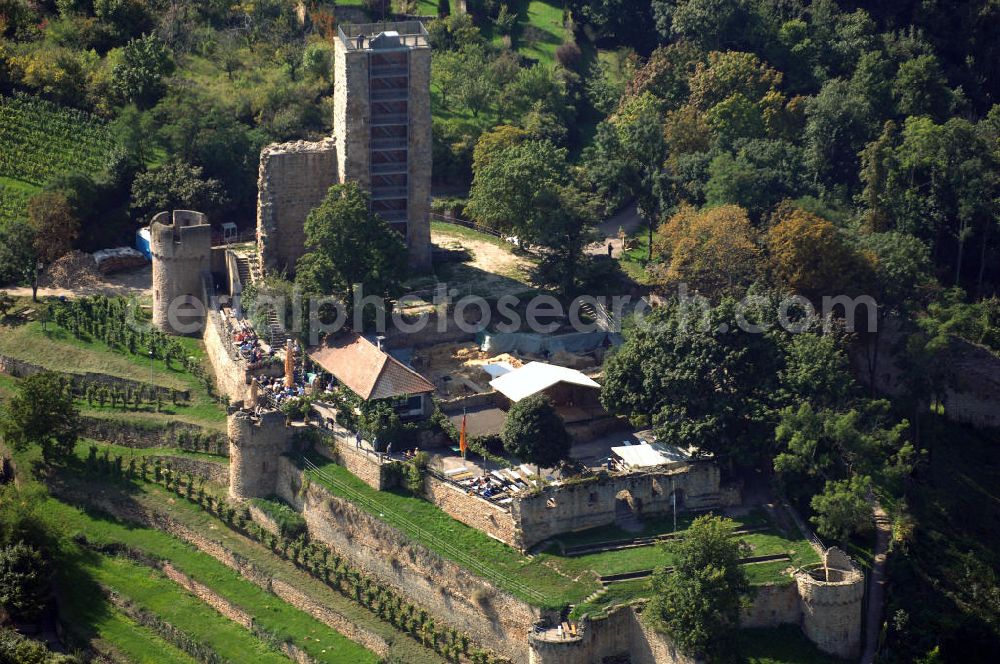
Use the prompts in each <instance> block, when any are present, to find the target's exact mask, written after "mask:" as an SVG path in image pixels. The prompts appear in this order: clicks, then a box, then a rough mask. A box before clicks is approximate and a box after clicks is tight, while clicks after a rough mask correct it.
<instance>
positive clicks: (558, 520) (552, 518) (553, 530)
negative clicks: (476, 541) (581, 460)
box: [511, 463, 739, 548]
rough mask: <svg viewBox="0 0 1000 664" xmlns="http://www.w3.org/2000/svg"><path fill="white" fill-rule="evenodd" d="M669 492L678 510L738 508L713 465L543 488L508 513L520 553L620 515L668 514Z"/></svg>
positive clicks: (513, 504) (613, 520)
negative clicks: (629, 512)
mask: <svg viewBox="0 0 1000 664" xmlns="http://www.w3.org/2000/svg"><path fill="white" fill-rule="evenodd" d="M671 486H673V489H672V488H671ZM672 490H675V491H677V494H678V509H709V508H713V507H725V506H728V505H733V504H738V503H739V495H738V492H737V493H736V494H735V495H734V492H732V491H723V490H721V488H720V486H719V469H718V468H716V467H715V465H714V464H711V463H692V464H689V465H687V466H684V467H682V468H678V469H670V470H665V471H654V472H642V473H629V474H620V475H603V476H600V477H598V478H596V479H594V480H585V481H582V482H577V483H572V484H563V485H557V486H556V485H550V486H546V487H543V488H542V489H541V490H540V491H539V492H537V493H535V494H532V495H529V496H525V497H521V498H515V499H514V502H513V503H512V505H511V513H512V515H513V518H514V523H515V524H516V525H517V528H518V530H519V532H520V537H521V541H522V545H523V547H524V548H530V547H531V546H533V545H534V544H537V543H538V542H541V541H543V540H546V539H548V538H550V537H554V536H555V535H559V534H560V533H565V532H573V531H576V530H583V529H586V528H595V527H597V526H604V525H608V524H611V523H614V522H615V520H616V518H617V516H618V514H617V512H618V511H620V510H622V509H630V510H632V511H634V512H636V513H637V514H639V515H642V516H651V515H655V514H662V513H665V512H668V511H670V509H671V508H672V502H671V491H672ZM620 501H621V502H622V503H623V504H620Z"/></svg>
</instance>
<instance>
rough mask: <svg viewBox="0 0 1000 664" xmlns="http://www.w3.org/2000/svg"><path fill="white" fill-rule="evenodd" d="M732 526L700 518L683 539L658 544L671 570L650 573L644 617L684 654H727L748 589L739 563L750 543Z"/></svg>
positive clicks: (725, 521) (717, 657) (712, 518)
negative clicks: (670, 560)
mask: <svg viewBox="0 0 1000 664" xmlns="http://www.w3.org/2000/svg"><path fill="white" fill-rule="evenodd" d="M734 528H735V525H734V523H733V522H732V521H731V520H730V519H723V518H720V517H716V516H711V515H707V516H700V517H698V518H697V519H695V520H694V522H693V523H692V524H691V526H690V527H689V528H688V529H687V530H686V531H684V534H683V536H682V537H679V538H677V539H674V540H671V541H670V542H669V543H667V544H663V545H661V546H665V547H666V548H667V551H668V552H669V553H670V554H671V556H672V558H673V569H672V570H670V571H668V570H666V569H662V568H661V569H658V570H656V571H655V572H654V573H653V580H652V588H653V597H652V600H651V601H650V604H649V607H648V608H647V613H648V617H647V620H649V621H650V622H651V623H652V624H653V626H654V627H656V628H658V629H662V630H663V631H665V632H666V633H667V634H669V635H670V637H671V639H672V640H673V641H674V643H676V644H677V646H678V648H680V649H681V650H682V651H683V652H685V653H686V654H688V655H692V656H699V657H708V658H709V659H710V660H711V661H719V660H721V659H723V658H724V657H725V656H726V655H730V654H731V649H732V647H733V644H732V638H731V637H732V633H733V631H734V630H735V629H736V625H737V624H738V623H739V617H740V610H741V609H742V608H743V607H745V606H746V605H747V604H748V601H749V600H748V598H749V594H750V590H751V589H750V582H749V580H748V579H747V575H746V572H745V571H744V569H743V567H741V566H740V559H741V558H743V557H744V556H746V555H749V552H750V547H749V545H747V544H746V543H745V542H743V541H742V540H740V539H738V538H736V537H734V536H733V530H734Z"/></svg>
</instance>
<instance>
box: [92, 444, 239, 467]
mask: <svg viewBox="0 0 1000 664" xmlns="http://www.w3.org/2000/svg"><path fill="white" fill-rule="evenodd" d="M91 445H94V446H96V447H97V455H98V456H101V455H102V454H104V452H105V450H106V451H107V452H108V453H109V454H110V455H111V456H115V455H119V456H122V457H124V458H125V460H126V463H128V459H129V458H130V457H135V458H137V459H139V458H142V457H150V456H169V457H181V458H185V459H197V460H198V461H208V462H209V463H217V464H219V465H227V466H228V465H229V458H228V457H222V456H217V455H215V454H206V453H205V452H191V451H190V450H182V449H180V448H175V447H142V448H139V447H126V446H125V445H113V444H111V443H106V442H104V441H100V440H90V439H89V438H83V439H81V440H80V441H79V442H77V444H76V450H75V452H76V455H77V456H78V457H79V458H81V459H85V458H86V457H87V455H88V454H89V453H90V446H91Z"/></svg>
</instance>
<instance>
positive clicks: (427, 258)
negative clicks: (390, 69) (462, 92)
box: [407, 48, 433, 270]
mask: <svg viewBox="0 0 1000 664" xmlns="http://www.w3.org/2000/svg"><path fill="white" fill-rule="evenodd" d="M430 92H431V49H429V48H418V49H411V50H410V101H409V108H410V127H409V133H410V150H409V156H408V170H409V174H408V176H407V180H408V182H409V189H410V194H409V201H408V203H407V207H408V208H409V209H408V212H407V220H408V223H407V236H408V237H407V244H408V247H409V250H410V266H411V267H413V268H414V269H416V270H427V269H429V268H430V266H431V223H430V211H431V210H430V205H431V170H432V161H433V160H432V158H431V100H430Z"/></svg>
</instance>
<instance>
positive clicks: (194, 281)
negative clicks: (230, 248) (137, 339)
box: [149, 210, 212, 334]
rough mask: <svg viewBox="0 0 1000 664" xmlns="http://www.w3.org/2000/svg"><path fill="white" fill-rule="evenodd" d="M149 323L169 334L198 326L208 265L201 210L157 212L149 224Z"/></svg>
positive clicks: (208, 233) (207, 228) (207, 233)
mask: <svg viewBox="0 0 1000 664" xmlns="http://www.w3.org/2000/svg"><path fill="white" fill-rule="evenodd" d="M149 247H150V252H151V253H152V255H153V324H154V325H156V326H157V327H158V328H160V329H161V330H164V331H165V332H170V333H172V334H191V333H193V332H196V331H198V330H200V329H201V323H203V321H204V312H205V306H204V304H205V303H203V302H201V299H202V282H201V279H202V274H203V273H205V272H208V271H209V270H210V269H211V265H212V226H211V225H210V224H209V223H208V218H207V217H206V216H205V215H204V214H203V213H201V212H195V211H193V210H174V211H173V212H160V213H158V214H157V215H156V216H154V217H153V219H152V221H151V223H150V225H149Z"/></svg>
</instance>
